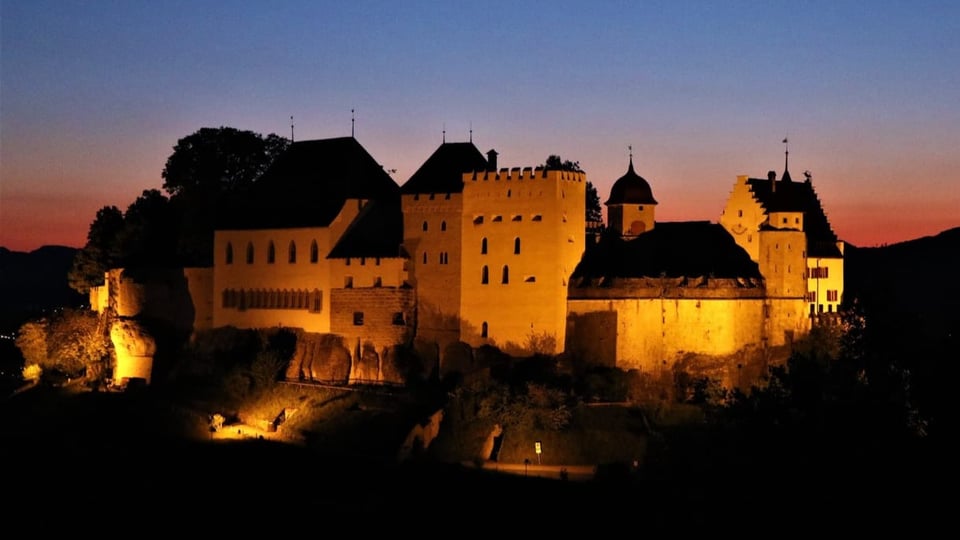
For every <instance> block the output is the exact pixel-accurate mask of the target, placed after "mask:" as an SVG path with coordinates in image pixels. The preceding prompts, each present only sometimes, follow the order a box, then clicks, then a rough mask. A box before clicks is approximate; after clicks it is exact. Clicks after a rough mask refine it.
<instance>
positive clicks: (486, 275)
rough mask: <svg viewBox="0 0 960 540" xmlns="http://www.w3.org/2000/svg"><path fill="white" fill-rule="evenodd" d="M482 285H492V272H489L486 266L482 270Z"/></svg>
mask: <svg viewBox="0 0 960 540" xmlns="http://www.w3.org/2000/svg"><path fill="white" fill-rule="evenodd" d="M480 283H482V284H484V285H486V284H487V283H490V270H488V269H487V267H486V266H484V267H483V269H482V270H480Z"/></svg>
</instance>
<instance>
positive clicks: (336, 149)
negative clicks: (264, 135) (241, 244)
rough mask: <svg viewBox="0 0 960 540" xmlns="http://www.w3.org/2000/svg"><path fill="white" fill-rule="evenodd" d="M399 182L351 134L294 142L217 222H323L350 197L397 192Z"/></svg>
mask: <svg viewBox="0 0 960 540" xmlns="http://www.w3.org/2000/svg"><path fill="white" fill-rule="evenodd" d="M398 193H399V186H397V183H396V182H394V180H393V179H392V178H390V175H389V174H387V172H386V171H384V170H383V167H382V166H381V165H380V164H379V163H377V161H376V160H375V159H373V156H371V155H370V154H369V153H368V152H367V150H366V149H365V148H363V146H361V145H360V143H359V142H357V140H356V139H354V138H353V137H339V138H333V139H319V140H310V141H300V142H295V143H293V144H291V145H290V147H289V148H288V149H287V150H286V151H285V152H284V153H283V154H281V155H280V157H278V158H277V160H276V161H275V162H274V163H273V164H272V165H271V166H270V168H269V169H268V170H267V172H266V173H264V175H263V176H262V177H261V178H260V179H258V180H257V182H256V183H255V184H254V185H253V187H252V188H251V189H250V191H249V192H248V193H247V194H245V196H243V197H241V198H239V199H238V200H237V201H235V202H234V204H232V205H231V208H230V209H229V211H227V212H226V213H225V215H224V216H222V218H221V219H220V220H219V224H218V228H221V229H223V228H240V229H254V228H283V227H324V226H327V225H329V224H330V222H331V221H332V220H333V218H334V217H336V215H337V214H338V213H339V212H340V209H341V208H342V207H343V203H344V201H345V200H346V199H381V198H390V197H395V196H396V195H397V194H398Z"/></svg>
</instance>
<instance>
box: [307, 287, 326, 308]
mask: <svg viewBox="0 0 960 540" xmlns="http://www.w3.org/2000/svg"><path fill="white" fill-rule="evenodd" d="M322 298H323V295H322V294H321V293H320V289H314V290H313V299H312V300H313V301H312V302H311V304H312V305H311V306H310V311H314V312H317V311H320V307H321V306H322V303H321V299H322Z"/></svg>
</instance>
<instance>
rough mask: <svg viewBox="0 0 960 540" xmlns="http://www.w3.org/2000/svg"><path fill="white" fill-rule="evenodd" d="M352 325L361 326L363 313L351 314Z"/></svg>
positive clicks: (355, 312)
mask: <svg viewBox="0 0 960 540" xmlns="http://www.w3.org/2000/svg"><path fill="white" fill-rule="evenodd" d="M353 325H354V326H363V312H362V311H354V312H353Z"/></svg>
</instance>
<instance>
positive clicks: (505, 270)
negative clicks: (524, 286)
mask: <svg viewBox="0 0 960 540" xmlns="http://www.w3.org/2000/svg"><path fill="white" fill-rule="evenodd" d="M500 283H510V267H509V266H507V265H504V266H503V278H502V279H501V280H500Z"/></svg>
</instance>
